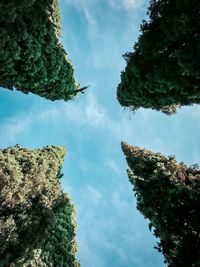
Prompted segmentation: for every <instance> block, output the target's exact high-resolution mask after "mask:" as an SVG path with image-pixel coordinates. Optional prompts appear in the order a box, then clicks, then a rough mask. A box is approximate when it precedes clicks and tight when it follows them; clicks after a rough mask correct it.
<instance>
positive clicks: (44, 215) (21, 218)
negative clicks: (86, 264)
mask: <svg viewBox="0 0 200 267" xmlns="http://www.w3.org/2000/svg"><path fill="white" fill-rule="evenodd" d="M64 156H65V148H63V147H54V146H51V147H46V148H43V149H34V150H27V149H24V148H21V147H19V146H16V147H15V148H8V149H4V150H0V177H1V181H0V229H1V231H0V266H2V267H5V266H11V267H21V266H22V267H26V266H27V267H28V266H38V267H39V266H43V267H44V266H66V267H68V266H70V267H75V266H78V263H77V262H76V260H75V254H76V247H75V239H74V238H75V223H74V208H73V205H72V204H71V202H70V200H69V197H68V196H67V195H65V194H63V192H62V190H61V186H60V181H59V178H60V176H61V175H60V169H61V165H62V163H63V160H64ZM65 241H66V244H65ZM59 246H60V247H59ZM51 253H53V255H52V254H51ZM58 261H61V262H62V263H63V265H57V264H56V262H58ZM50 264H51V265H50ZM76 264H77V265H76Z"/></svg>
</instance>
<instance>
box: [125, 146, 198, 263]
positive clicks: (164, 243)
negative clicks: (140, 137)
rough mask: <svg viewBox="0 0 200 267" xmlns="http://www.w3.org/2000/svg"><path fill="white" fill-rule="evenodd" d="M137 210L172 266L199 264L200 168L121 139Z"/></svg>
mask: <svg viewBox="0 0 200 267" xmlns="http://www.w3.org/2000/svg"><path fill="white" fill-rule="evenodd" d="M122 149H123V152H124V154H125V156H126V160H127V163H128V165H129V169H128V176H129V180H130V182H131V183H132V184H133V186H134V189H133V190H134V192H135V195H136V198H137V208H138V210H139V211H140V212H141V213H142V214H143V215H144V216H145V218H148V219H149V220H150V224H149V227H150V229H151V228H152V227H153V229H154V234H155V236H156V237H159V239H160V242H159V243H158V246H157V249H158V251H160V252H162V253H163V255H164V257H165V260H166V263H167V264H168V266H169V267H182V266H193V267H197V266H199V265H200V251H199V247H200V210H199V202H200V170H199V169H198V168H197V166H190V167H187V166H186V165H185V164H183V163H177V162H176V160H175V158H174V157H164V156H163V155H161V154H160V153H152V152H150V151H148V150H145V149H141V148H138V147H134V146H129V145H127V144H126V143H122Z"/></svg>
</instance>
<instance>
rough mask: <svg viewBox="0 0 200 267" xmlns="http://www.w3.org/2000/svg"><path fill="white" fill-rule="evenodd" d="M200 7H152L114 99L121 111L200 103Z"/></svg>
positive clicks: (169, 110) (173, 109) (153, 4)
mask: <svg viewBox="0 0 200 267" xmlns="http://www.w3.org/2000/svg"><path fill="white" fill-rule="evenodd" d="M199 14H200V4H199V1H197V0H195V1H187V0H186V1H180V0H175V1H174V0H170V1H167V0H159V1H155V0H153V1H151V3H150V8H149V17H150V19H149V21H148V22H143V25H142V26H141V35H140V37H139V39H138V42H137V43H136V44H135V45H134V51H133V52H132V53H127V54H126V55H125V59H126V61H127V66H126V68H125V71H123V72H122V74H121V83H120V84H119V86H118V90H117V98H118V100H119V102H120V104H121V105H122V106H126V107H131V109H133V110H135V109H138V108H140V107H144V108H152V109H156V110H161V111H162V112H164V113H166V114H168V115H170V114H173V113H175V112H176V108H177V107H179V106H181V105H191V104H194V103H199V102H200V87H199V84H200V61H199V60H198V58H200V54H199V53H200V52H199V51H200V49H199V48H200V35H199V28H200V19H199Z"/></svg>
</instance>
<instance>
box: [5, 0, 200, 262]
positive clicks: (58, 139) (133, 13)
mask: <svg viewBox="0 0 200 267" xmlns="http://www.w3.org/2000/svg"><path fill="white" fill-rule="evenodd" d="M147 5H148V1H147V0H96V1H94V0H62V1H60V8H61V18H62V42H63V44H64V46H65V48H66V51H67V52H68V54H69V57H70V59H71V60H72V62H73V65H74V67H75V73H76V77H77V80H78V81H79V82H80V84H81V86H85V85H90V88H89V89H88V91H87V93H86V94H85V95H80V96H79V97H77V98H76V99H75V100H73V101H70V102H67V103H65V102H63V101H56V102H50V101H48V100H45V99H42V98H40V97H38V96H35V95H32V94H29V95H24V94H22V93H20V92H16V91H14V92H12V91H9V90H5V89H0V103H1V108H0V140H1V147H7V146H13V145H15V144H20V145H22V146H24V147H29V148H35V147H43V146H46V145H65V146H66V147H67V156H66V160H65V163H64V166H63V173H64V177H63V179H62V185H63V188H64V190H65V191H67V192H69V193H70V195H71V197H72V199H73V202H74V204H75V206H76V210H77V224H78V229H77V239H78V245H79V252H78V258H79V259H80V261H81V266H82V267H108V266H114V267H146V266H148V267H162V266H164V264H163V258H162V255H160V254H159V253H158V252H157V251H156V250H155V249H154V248H153V247H154V245H155V244H156V239H155V238H154V237H153V236H152V234H151V233H150V232H149V230H148V222H147V220H145V219H144V218H143V216H142V215H141V214H139V212H138V211H137V210H136V207H135V199H134V196H133V193H132V186H131V185H130V183H129V182H128V178H127V175H126V168H127V165H126V162H125V159H124V155H123V154H122V152H121V148H120V142H121V141H122V140H124V141H126V142H127V143H129V144H132V145H137V146H141V147H145V148H147V149H150V150H152V151H154V152H161V153H163V154H165V155H175V156H176V158H177V159H178V161H184V162H185V163H187V164H193V163H199V156H200V142H198V141H199V136H200V107H199V106H197V105H196V106H192V107H185V108H182V109H181V110H180V111H179V112H178V113H177V115H175V116H171V117H168V116H166V115H163V114H162V113H159V112H155V111H152V110H144V109H140V110H139V111H137V112H136V113H135V114H132V113H131V112H129V111H127V110H124V109H123V108H122V107H120V105H119V104H118V102H117V100H116V87H117V84H118V83H119V81H120V72H121V70H122V69H123V68H124V66H125V62H124V60H123V58H122V54H124V53H125V52H127V51H130V50H131V49H132V47H133V43H134V42H135V41H136V40H137V36H138V34H139V25H140V23H141V21H142V19H144V18H145V17H146V15H145V13H146V8H147Z"/></svg>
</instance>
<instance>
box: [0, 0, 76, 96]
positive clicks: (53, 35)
mask: <svg viewBox="0 0 200 267" xmlns="http://www.w3.org/2000/svg"><path fill="white" fill-rule="evenodd" d="M59 37H60V13H59V7H58V1H57V0H31V1H25V0H23V1H22V0H21V1H16V0H11V1H9V2H8V1H6V0H2V1H1V3H0V86H2V87H5V88H8V89H13V88H16V89H17V90H20V91H22V92H24V93H28V92H32V93H34V94H37V95H39V96H42V97H45V98H47V99H50V100H57V99H64V100H66V101H67V100H69V99H72V98H73V97H74V96H75V95H76V94H77V93H78V92H77V88H78V86H79V85H78V84H77V83H76V82H75V79H74V77H73V73H74V70H73V67H72V64H71V62H70V60H69V58H68V57H67V54H66V52H65V50H64V48H63V46H62V45H61V44H60V42H59Z"/></svg>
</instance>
